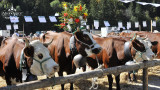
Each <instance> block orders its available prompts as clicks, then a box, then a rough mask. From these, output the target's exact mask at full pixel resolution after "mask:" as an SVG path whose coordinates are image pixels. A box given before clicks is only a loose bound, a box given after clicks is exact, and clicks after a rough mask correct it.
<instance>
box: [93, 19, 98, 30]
mask: <svg viewBox="0 0 160 90" xmlns="http://www.w3.org/2000/svg"><path fill="white" fill-rule="evenodd" d="M94 27H95V29H98V27H99V21H98V20H94Z"/></svg>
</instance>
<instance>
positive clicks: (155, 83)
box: [0, 66, 160, 90]
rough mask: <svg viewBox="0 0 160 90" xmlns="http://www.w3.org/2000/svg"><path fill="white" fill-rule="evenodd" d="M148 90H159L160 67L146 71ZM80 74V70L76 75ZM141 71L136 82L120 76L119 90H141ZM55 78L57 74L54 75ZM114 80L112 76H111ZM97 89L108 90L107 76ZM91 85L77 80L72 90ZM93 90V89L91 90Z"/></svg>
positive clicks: (0, 81) (53, 89)
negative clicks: (147, 72) (147, 74)
mask: <svg viewBox="0 0 160 90" xmlns="http://www.w3.org/2000/svg"><path fill="white" fill-rule="evenodd" d="M148 71H149V78H148V87H149V88H148V90H160V66H155V67H151V68H149V69H148ZM79 72H82V71H81V70H80V69H78V70H77V72H76V73H79ZM142 73H143V72H142V69H140V70H139V71H138V74H137V82H136V83H135V82H128V80H127V73H126V72H123V73H121V76H120V85H121V90H142V89H143V87H142V86H143V84H142V79H143V77H142ZM56 76H57V74H56ZM38 78H39V79H45V78H46V76H41V77H38ZM113 78H114V76H113ZM97 82H98V89H97V90H108V87H109V85H108V79H107V76H104V77H101V78H98V81H97ZM91 85H92V79H87V80H79V81H75V83H74V90H89V88H90V87H91ZM3 86H6V83H5V81H4V80H3V79H2V78H1V77H0V87H3ZM69 87H70V84H68V83H67V84H65V90H69ZM39 90H61V85H55V86H53V87H47V88H41V89H39ZM92 90H93V89H92ZM113 90H116V83H115V79H114V82H113Z"/></svg>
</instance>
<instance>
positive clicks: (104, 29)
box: [101, 27, 108, 37]
mask: <svg viewBox="0 0 160 90" xmlns="http://www.w3.org/2000/svg"><path fill="white" fill-rule="evenodd" d="M107 34H108V27H101V37H106V36H107Z"/></svg>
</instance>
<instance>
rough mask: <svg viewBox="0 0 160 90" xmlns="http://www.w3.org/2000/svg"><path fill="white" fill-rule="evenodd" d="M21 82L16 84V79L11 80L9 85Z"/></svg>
mask: <svg viewBox="0 0 160 90" xmlns="http://www.w3.org/2000/svg"><path fill="white" fill-rule="evenodd" d="M20 83H21V82H20V81H18V82H16V78H11V84H12V85H13V84H20Z"/></svg>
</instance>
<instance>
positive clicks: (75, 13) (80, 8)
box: [58, 2, 88, 32]
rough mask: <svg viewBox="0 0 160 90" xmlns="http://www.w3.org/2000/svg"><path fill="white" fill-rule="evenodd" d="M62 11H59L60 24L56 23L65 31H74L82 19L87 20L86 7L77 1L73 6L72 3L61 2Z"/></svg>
mask: <svg viewBox="0 0 160 90" xmlns="http://www.w3.org/2000/svg"><path fill="white" fill-rule="evenodd" d="M62 6H63V9H64V11H62V12H61V13H60V17H59V19H60V22H61V23H60V24H59V25H58V26H59V27H60V28H62V29H64V30H65V31H71V32H74V31H75V30H76V29H77V27H80V26H81V24H82V21H84V22H86V21H87V16H88V13H87V12H88V10H87V9H86V5H82V4H81V3H78V4H77V5H75V6H73V5H72V4H69V3H66V2H63V3H62Z"/></svg>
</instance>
